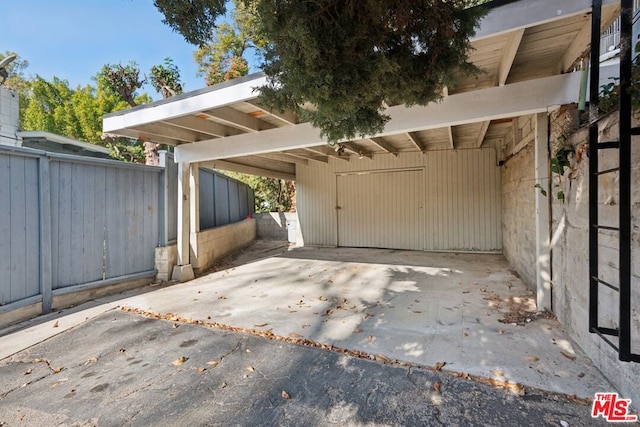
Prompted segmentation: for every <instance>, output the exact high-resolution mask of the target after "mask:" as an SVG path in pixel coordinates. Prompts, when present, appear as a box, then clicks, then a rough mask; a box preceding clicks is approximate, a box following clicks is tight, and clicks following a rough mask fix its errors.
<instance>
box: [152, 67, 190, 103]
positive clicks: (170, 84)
mask: <svg viewBox="0 0 640 427" xmlns="http://www.w3.org/2000/svg"><path fill="white" fill-rule="evenodd" d="M150 74H151V75H150V77H149V82H150V83H151V85H152V86H153V88H154V89H155V90H156V92H158V93H159V94H161V95H162V97H163V98H168V97H170V96H175V95H179V94H181V93H182V83H181V82H180V70H178V67H176V66H175V64H174V63H173V60H172V59H171V58H165V59H164V63H163V64H159V65H154V66H153V67H151V70H150Z"/></svg>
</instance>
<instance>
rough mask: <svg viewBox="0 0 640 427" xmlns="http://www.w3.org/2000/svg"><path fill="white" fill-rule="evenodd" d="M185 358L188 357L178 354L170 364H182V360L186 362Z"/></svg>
mask: <svg viewBox="0 0 640 427" xmlns="http://www.w3.org/2000/svg"><path fill="white" fill-rule="evenodd" d="M187 360H189V358H188V357H184V356H180V357H178V358H177V359H176V360H174V361H173V362H171V364H172V365H174V366H180V365H182V364H183V363H184V362H186V361H187Z"/></svg>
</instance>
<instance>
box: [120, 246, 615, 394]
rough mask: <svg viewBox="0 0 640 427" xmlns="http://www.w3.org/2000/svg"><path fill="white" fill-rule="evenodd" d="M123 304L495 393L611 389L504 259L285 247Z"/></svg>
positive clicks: (254, 250)
mask: <svg viewBox="0 0 640 427" xmlns="http://www.w3.org/2000/svg"><path fill="white" fill-rule="evenodd" d="M225 267H226V268H224V269H222V270H220V271H218V272H213V273H210V274H207V275H204V276H202V277H200V278H198V279H196V280H193V281H191V282H188V283H183V284H178V285H175V286H171V287H167V288H164V289H160V290H158V291H154V292H151V293H146V294H143V295H139V296H136V297H133V298H129V299H126V300H123V301H120V302H119V304H120V305H121V306H123V307H126V308H127V309H129V310H132V311H134V312H137V313H145V314H147V315H150V316H160V317H161V316H166V315H169V316H168V317H171V315H175V316H176V318H177V317H179V318H181V319H182V320H187V321H197V322H202V323H205V324H206V323H208V324H216V325H217V326H222V327H224V326H225V325H226V326H231V327H235V328H241V329H243V330H246V331H250V332H252V333H255V334H258V335H260V334H262V335H264V334H265V333H266V334H273V335H275V336H279V337H283V338H286V339H288V340H290V341H294V342H295V341H301V340H311V341H313V342H314V343H320V344H324V345H331V346H336V347H340V348H343V349H348V350H351V351H354V352H359V353H363V354H364V356H365V357H371V358H377V359H378V360H383V361H386V360H394V359H397V360H398V361H403V362H409V363H414V364H417V365H421V366H431V367H433V366H438V367H440V366H442V364H444V368H443V369H444V370H450V371H453V372H454V373H458V374H459V375H463V376H464V375H466V374H469V375H472V376H478V377H480V378H483V379H486V380H487V381H490V382H494V383H496V384H510V383H518V384H522V385H524V386H525V387H535V388H540V389H544V390H549V391H554V392H561V393H566V394H570V395H577V396H579V397H593V395H594V393H595V392H597V391H607V390H613V387H612V386H611V385H610V384H609V383H608V381H607V380H606V379H605V378H604V377H603V376H602V374H601V373H600V372H599V371H598V370H597V369H596V368H595V367H594V366H593V364H592V363H591V362H590V360H589V359H588V358H587V357H586V356H585V354H584V353H583V352H582V351H581V349H580V348H578V347H577V345H576V344H575V343H574V342H573V341H572V340H571V339H570V338H569V336H568V335H567V334H566V333H565V331H563V329H562V327H561V325H560V324H559V323H558V322H557V321H556V320H555V319H553V318H549V317H545V316H542V317H539V316H537V315H536V313H535V311H536V310H535V297H534V295H533V294H532V293H531V292H530V291H529V290H528V289H527V288H526V287H525V285H524V283H523V282H522V281H521V280H520V279H519V278H518V277H516V276H515V275H514V274H513V273H511V272H510V270H509V267H508V264H507V262H506V260H505V259H504V257H502V256H501V255H480V254H457V255H456V254H434V253H425V252H414V251H398V250H383V249H347V248H291V249H290V248H287V247H286V246H283V245H282V244H277V243H274V242H266V241H259V242H256V243H254V244H253V246H252V247H250V248H249V249H247V250H246V251H245V252H244V253H243V254H241V255H240V256H238V257H236V258H235V259H234V260H233V261H232V262H231V264H229V265H227V266H225Z"/></svg>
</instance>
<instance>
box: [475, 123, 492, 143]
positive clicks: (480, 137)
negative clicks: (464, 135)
mask: <svg viewBox="0 0 640 427" xmlns="http://www.w3.org/2000/svg"><path fill="white" fill-rule="evenodd" d="M490 124H491V121H489V120H487V121H484V122H482V126H481V127H480V132H478V137H477V138H476V148H480V147H482V143H483V142H484V137H485V136H487V131H488V130H489V125H490Z"/></svg>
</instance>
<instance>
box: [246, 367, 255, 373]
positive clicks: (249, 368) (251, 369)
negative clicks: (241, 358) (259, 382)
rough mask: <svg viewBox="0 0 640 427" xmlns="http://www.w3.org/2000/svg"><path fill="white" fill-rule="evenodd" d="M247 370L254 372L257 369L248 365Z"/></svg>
mask: <svg viewBox="0 0 640 427" xmlns="http://www.w3.org/2000/svg"><path fill="white" fill-rule="evenodd" d="M247 371H249V372H253V371H255V369H254V368H253V366H247Z"/></svg>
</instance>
